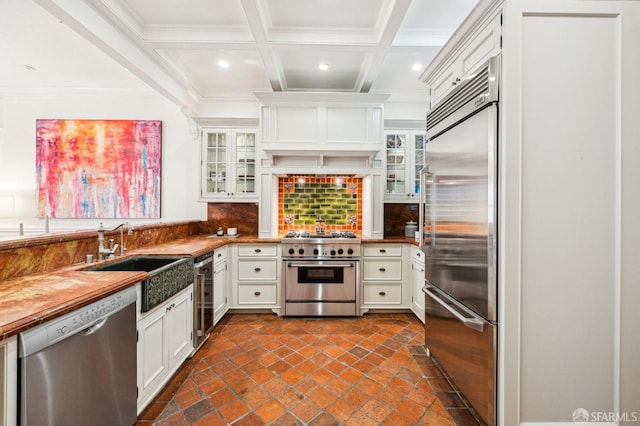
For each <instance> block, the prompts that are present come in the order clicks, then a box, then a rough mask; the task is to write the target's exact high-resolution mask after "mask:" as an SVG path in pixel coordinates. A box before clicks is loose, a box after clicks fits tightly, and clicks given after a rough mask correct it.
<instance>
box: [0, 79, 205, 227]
mask: <svg viewBox="0 0 640 426" xmlns="http://www.w3.org/2000/svg"><path fill="white" fill-rule="evenodd" d="M0 101H1V102H2V104H3V108H2V109H0V111H1V112H2V117H0V123H4V128H3V129H2V130H0V199H1V200H4V201H6V200H7V198H8V197H9V198H10V197H14V199H15V210H16V216H17V217H13V218H0V231H5V232H3V233H0V236H3V237H5V238H6V237H10V236H12V235H17V231H18V228H19V223H23V224H24V227H25V234H31V233H41V232H42V230H43V229H44V220H42V219H37V218H36V217H35V216H36V209H35V203H36V194H35V191H36V176H35V123H36V119H39V118H75V119H140V120H143V119H155V120H162V127H163V139H162V169H161V175H162V183H161V191H162V193H161V194H162V195H161V197H162V198H161V219H160V220H158V219H153V220H131V222H132V223H133V224H134V225H135V224H136V223H138V224H141V223H154V222H156V223H157V222H173V221H182V220H191V219H198V220H205V219H206V217H207V207H206V204H205V203H199V202H198V201H197V198H198V191H199V189H198V188H199V159H200V155H199V153H200V141H199V138H198V139H196V140H194V139H193V138H192V136H191V134H190V132H189V127H188V123H187V120H186V118H185V116H184V115H183V114H182V112H181V110H180V108H179V107H178V106H176V105H174V104H173V103H171V102H169V101H167V100H166V99H165V98H164V97H162V96H160V95H156V94H153V93H145V94H140V91H135V93H133V94H126V93H123V92H117V93H115V94H114V93H110V94H103V95H87V96H82V95H69V96H64V95H56V96H20V97H5V98H2V99H0ZM0 127H1V126H0ZM99 222H100V219H95V220H94V219H92V220H85V219H52V220H50V223H49V225H50V231H51V232H55V231H66V230H74V229H93V228H97V226H98V224H99ZM103 222H104V224H105V226H107V227H108V226H111V225H115V224H118V223H120V222H121V221H118V220H104V221H103ZM7 229H10V230H12V231H11V233H7V232H6V231H7ZM13 230H15V231H13ZM13 232H15V234H14V233H13Z"/></svg>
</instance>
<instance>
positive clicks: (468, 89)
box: [427, 66, 489, 131]
mask: <svg viewBox="0 0 640 426" xmlns="http://www.w3.org/2000/svg"><path fill="white" fill-rule="evenodd" d="M488 94H489V67H488V66H486V67H484V68H482V69H481V70H480V71H479V72H478V73H477V74H476V75H475V76H473V77H472V78H471V79H469V80H467V81H465V82H464V83H463V84H462V85H461V86H460V87H459V88H458V89H456V90H454V91H453V93H451V94H450V95H449V96H448V97H446V98H445V99H444V100H443V101H442V102H440V104H439V105H438V106H436V107H435V108H434V109H432V110H431V111H429V112H428V113H427V131H429V130H431V129H433V128H434V127H435V126H437V125H438V124H439V123H441V122H442V121H443V120H445V119H447V117H449V116H451V115H452V114H454V113H455V112H456V111H458V110H459V109H460V108H462V107H463V106H465V105H466V104H468V103H469V102H471V101H473V100H474V99H476V98H477V97H478V96H481V95H488Z"/></svg>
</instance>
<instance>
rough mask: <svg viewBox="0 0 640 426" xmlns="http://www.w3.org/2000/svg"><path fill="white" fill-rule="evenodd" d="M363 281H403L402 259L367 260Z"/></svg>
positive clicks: (363, 271)
mask: <svg viewBox="0 0 640 426" xmlns="http://www.w3.org/2000/svg"><path fill="white" fill-rule="evenodd" d="M362 263H363V267H362V279H363V280H365V281H399V280H402V259H388V260H386V259H384V260H365V261H364V262H362Z"/></svg>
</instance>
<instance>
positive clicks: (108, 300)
mask: <svg viewBox="0 0 640 426" xmlns="http://www.w3.org/2000/svg"><path fill="white" fill-rule="evenodd" d="M135 302H136V290H135V287H129V288H126V289H124V290H122V291H120V292H118V293H116V294H112V295H111V296H107V297H105V298H104V299H100V300H98V301H97V302H94V303H92V304H90V305H87V306H83V307H82V308H79V309H76V310H75V311H72V312H69V313H68V314H65V315H63V316H61V317H59V318H56V319H53V320H51V321H48V322H46V323H44V324H42V325H40V326H38V327H34V328H32V329H30V330H27V331H25V332H24V333H21V334H20V340H21V344H20V352H21V353H20V355H21V356H26V355H28V354H32V353H35V352H37V351H39V350H40V349H42V348H44V347H46V346H50V345H52V344H53V343H55V342H57V341H59V340H62V339H64V338H65V337H67V336H71V335H73V334H75V333H79V332H81V331H83V330H85V329H87V332H90V331H91V327H96V328H99V327H100V326H101V324H102V323H103V322H104V321H105V320H106V318H107V317H109V316H111V315H113V314H114V313H116V312H118V311H119V310H121V309H123V308H124V307H126V306H128V305H130V304H131V303H135Z"/></svg>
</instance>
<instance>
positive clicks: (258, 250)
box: [254, 249, 262, 253]
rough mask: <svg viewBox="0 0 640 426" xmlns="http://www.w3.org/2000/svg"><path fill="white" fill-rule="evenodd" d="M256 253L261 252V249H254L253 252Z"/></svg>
mask: <svg viewBox="0 0 640 426" xmlns="http://www.w3.org/2000/svg"><path fill="white" fill-rule="evenodd" d="M254 251H255V252H256V253H260V252H261V251H262V250H261V249H255V250H254Z"/></svg>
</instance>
